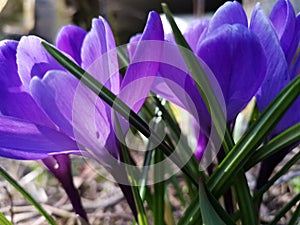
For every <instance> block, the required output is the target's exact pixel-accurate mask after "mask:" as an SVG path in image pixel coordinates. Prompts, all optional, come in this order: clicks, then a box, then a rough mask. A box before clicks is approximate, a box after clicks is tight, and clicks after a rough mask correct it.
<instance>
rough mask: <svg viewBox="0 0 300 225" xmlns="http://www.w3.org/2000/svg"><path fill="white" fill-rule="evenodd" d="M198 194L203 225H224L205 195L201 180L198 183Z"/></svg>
mask: <svg viewBox="0 0 300 225" xmlns="http://www.w3.org/2000/svg"><path fill="white" fill-rule="evenodd" d="M199 196H200V200H199V205H200V210H201V216H202V221H203V225H225V222H224V221H223V220H222V219H221V218H220V216H219V215H218V214H217V213H216V211H215V210H214V207H213V206H212V205H211V203H210V200H209V199H208V197H207V189H206V188H205V187H204V184H203V183H202V182H200V184H199Z"/></svg>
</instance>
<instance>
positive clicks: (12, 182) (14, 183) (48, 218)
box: [0, 167, 57, 225]
mask: <svg viewBox="0 0 300 225" xmlns="http://www.w3.org/2000/svg"><path fill="white" fill-rule="evenodd" d="M0 176H1V177H2V178H3V179H5V180H6V181H7V182H8V183H10V185H11V186H13V187H14V188H15V189H16V190H17V191H18V192H19V193H20V194H21V195H23V197H24V198H25V199H26V200H27V201H28V202H29V203H30V204H31V205H33V206H34V207H35V208H36V209H37V210H38V212H39V213H40V214H41V215H42V216H43V217H44V218H45V219H46V221H47V222H48V223H49V224H51V225H57V224H56V222H55V221H54V219H53V218H52V217H51V216H50V215H49V214H48V213H47V212H46V211H45V210H44V208H43V207H42V206H41V205H40V204H39V203H38V202H37V201H35V200H34V198H33V197H32V196H31V195H30V194H29V193H28V192H27V191H26V190H25V189H24V188H22V187H21V186H20V185H19V184H18V182H17V181H16V180H15V179H14V178H12V177H11V176H10V175H9V174H8V173H7V172H6V171H5V170H4V169H3V168H1V167H0Z"/></svg>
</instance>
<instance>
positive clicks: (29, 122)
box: [0, 41, 87, 220]
mask: <svg viewBox="0 0 300 225" xmlns="http://www.w3.org/2000/svg"><path fill="white" fill-rule="evenodd" d="M17 48H18V42H16V41H2V42H1V44H0V95H1V104H0V112H1V115H0V121H1V122H0V124H1V125H0V127H1V128H0V130H1V131H0V133H1V135H0V155H1V156H2V157H7V158H13V159H26V160H28V159H29V160H36V159H42V162H43V163H44V165H45V166H46V167H47V168H48V169H49V170H50V171H51V173H52V174H53V175H54V176H55V177H56V178H57V179H58V180H59V181H60V182H61V184H62V186H63V188H64V189H65V190H66V193H67V194H68V197H69V198H70V200H71V203H72V205H73V207H74V210H75V212H76V213H77V214H78V215H80V216H81V217H82V218H83V219H85V220H87V216H86V213H85V211H84V209H83V207H82V204H81V200H80V197H79V194H78V191H77V190H76V188H75V187H74V184H73V179H72V175H71V166H70V159H69V156H68V155H67V154H66V153H79V152H78V147H77V144H76V142H75V141H74V140H72V139H70V138H69V137H68V136H67V135H65V134H64V133H62V132H61V131H60V130H59V129H57V127H56V125H55V124H54V123H53V122H52V121H51V120H50V118H49V117H48V116H47V115H46V114H45V113H44V112H43V110H42V109H41V108H40V107H39V106H38V105H37V103H36V102H35V101H34V99H33V98H32V95H31V94H30V93H29V92H28V91H27V90H26V86H25V85H24V84H25V83H24V81H23V80H22V77H20V76H19V74H18V69H20V65H21V62H20V63H19V64H17V59H16V57H17ZM24 62H26V60H25V61H22V63H24ZM63 153H65V154H63Z"/></svg>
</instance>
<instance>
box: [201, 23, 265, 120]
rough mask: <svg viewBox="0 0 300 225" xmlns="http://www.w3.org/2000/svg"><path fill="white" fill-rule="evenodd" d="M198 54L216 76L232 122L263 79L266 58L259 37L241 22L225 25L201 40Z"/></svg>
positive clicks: (228, 116)
mask: <svg viewBox="0 0 300 225" xmlns="http://www.w3.org/2000/svg"><path fill="white" fill-rule="evenodd" d="M197 55H198V56H199V57H200V58H201V59H202V60H203V61H204V62H205V63H206V64H207V65H208V66H209V68H210V69H211V70H212V72H213V74H214V75H215V77H216V78H217V80H218V82H219V84H220V87H221V89H222V92H223V96H224V99H225V102H226V107H227V119H228V121H229V122H230V121H232V120H233V119H234V118H235V117H236V115H237V114H238V113H239V112H240V111H241V110H242V109H243V108H244V107H245V106H246V105H247V104H248V102H249V101H250V99H251V98H252V97H253V96H254V95H255V94H256V92H257V90H258V88H259V87H260V85H261V83H262V81H263V79H264V75H265V71H266V59H265V55H264V51H263V49H262V47H261V45H260V42H259V40H258V38H257V37H256V35H255V34H254V33H253V32H252V31H250V30H249V29H247V28H246V27H245V26H242V25H240V24H236V25H223V26H222V27H220V28H219V29H217V30H215V32H214V33H212V34H210V35H209V36H208V37H207V38H206V39H205V40H204V41H203V42H202V44H201V46H200V48H199V49H198V52H197Z"/></svg>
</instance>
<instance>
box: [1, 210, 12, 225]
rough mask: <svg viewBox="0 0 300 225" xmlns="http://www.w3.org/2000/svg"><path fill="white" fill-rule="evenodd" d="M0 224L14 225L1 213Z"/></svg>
mask: <svg viewBox="0 0 300 225" xmlns="http://www.w3.org/2000/svg"><path fill="white" fill-rule="evenodd" d="M0 224H1V225H13V224H12V223H11V222H10V221H9V220H8V219H7V218H6V217H5V216H4V215H3V214H2V213H1V212H0Z"/></svg>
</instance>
